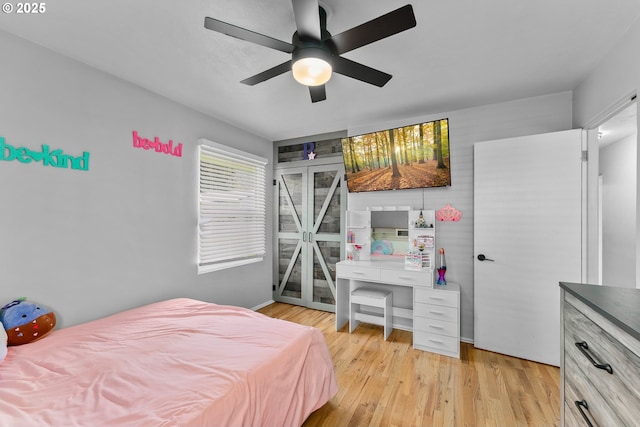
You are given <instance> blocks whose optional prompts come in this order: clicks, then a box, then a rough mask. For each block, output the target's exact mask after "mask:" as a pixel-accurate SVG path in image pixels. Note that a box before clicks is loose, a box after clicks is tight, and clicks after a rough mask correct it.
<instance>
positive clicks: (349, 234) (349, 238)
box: [347, 230, 356, 243]
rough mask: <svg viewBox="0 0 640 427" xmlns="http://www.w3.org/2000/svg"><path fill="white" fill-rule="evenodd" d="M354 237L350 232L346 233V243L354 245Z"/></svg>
mask: <svg viewBox="0 0 640 427" xmlns="http://www.w3.org/2000/svg"><path fill="white" fill-rule="evenodd" d="M355 241H356V235H355V233H354V232H353V231H352V230H349V231H347V243H355Z"/></svg>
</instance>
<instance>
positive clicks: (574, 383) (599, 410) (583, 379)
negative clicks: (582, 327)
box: [564, 352, 635, 427]
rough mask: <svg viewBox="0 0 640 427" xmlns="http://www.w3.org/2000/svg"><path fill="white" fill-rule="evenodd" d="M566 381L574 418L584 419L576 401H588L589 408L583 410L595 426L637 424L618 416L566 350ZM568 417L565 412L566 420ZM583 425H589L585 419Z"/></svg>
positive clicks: (565, 386)
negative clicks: (627, 421)
mask: <svg viewBox="0 0 640 427" xmlns="http://www.w3.org/2000/svg"><path fill="white" fill-rule="evenodd" d="M564 357H565V381H564V393H565V402H566V403H567V405H568V406H569V407H570V408H571V414H572V417H573V418H578V419H582V415H580V413H579V411H578V408H577V406H576V404H575V402H576V401H583V400H584V401H586V402H587V406H588V409H584V408H583V411H584V412H585V413H586V414H587V417H588V418H589V420H590V421H591V423H592V424H593V425H594V426H600V427H605V426H606V427H608V426H624V425H630V426H631V425H635V421H632V422H631V423H624V422H623V421H622V420H620V419H619V418H618V416H617V415H618V414H616V411H615V410H614V409H613V408H612V407H610V406H609V404H608V403H607V401H606V400H605V399H604V398H603V396H602V394H600V391H599V390H598V389H597V388H596V387H595V386H594V385H593V384H592V383H591V382H590V381H589V380H588V379H587V376H586V375H585V374H584V372H582V371H581V370H580V369H579V368H578V365H577V362H576V360H575V359H573V357H572V356H571V354H569V353H568V352H565V355H564ZM566 419H567V417H566V414H565V421H566ZM581 425H587V424H586V423H585V422H584V420H583V423H582V424H581Z"/></svg>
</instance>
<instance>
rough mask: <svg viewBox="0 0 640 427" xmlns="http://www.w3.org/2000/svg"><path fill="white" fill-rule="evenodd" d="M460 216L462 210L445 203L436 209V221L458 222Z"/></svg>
mask: <svg viewBox="0 0 640 427" xmlns="http://www.w3.org/2000/svg"><path fill="white" fill-rule="evenodd" d="M460 218H462V212H460V211H459V210H458V209H456V208H454V207H453V206H451V205H450V204H448V203H447V206H445V207H444V208H442V209H440V210H439V211H436V219H437V220H438V221H452V222H458V221H460Z"/></svg>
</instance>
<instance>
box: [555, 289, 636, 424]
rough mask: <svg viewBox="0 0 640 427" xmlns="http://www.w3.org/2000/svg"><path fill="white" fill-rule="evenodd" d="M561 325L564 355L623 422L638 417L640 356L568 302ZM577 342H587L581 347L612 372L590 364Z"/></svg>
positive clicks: (630, 422) (632, 420) (633, 422)
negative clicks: (585, 345) (607, 366)
mask: <svg viewBox="0 0 640 427" xmlns="http://www.w3.org/2000/svg"><path fill="white" fill-rule="evenodd" d="M564 327H565V332H564V346H565V357H567V355H568V356H569V358H570V359H567V360H571V361H572V363H575V369H577V370H579V371H580V372H582V375H583V376H584V377H586V378H588V381H589V382H590V383H591V384H592V385H593V387H594V388H595V389H596V390H598V392H599V394H600V395H601V396H602V398H603V400H604V401H605V402H606V403H607V405H608V406H610V407H611V408H612V409H613V411H614V412H615V413H616V414H617V416H618V417H619V418H620V419H621V420H622V421H623V423H624V424H627V425H634V424H635V423H636V422H637V420H638V419H639V418H640V387H639V386H638V384H637V379H638V378H640V358H639V357H638V356H637V355H636V354H634V353H633V352H632V351H631V350H629V349H628V348H627V347H625V346H624V345H622V344H621V343H620V342H619V341H618V340H617V339H615V338H614V337H612V336H611V335H610V334H609V333H608V332H606V331H605V330H603V329H602V328H600V327H599V326H598V325H596V324H595V323H593V322H592V321H591V320H590V319H589V318H587V317H586V315H585V314H584V313H582V312H581V311H579V310H578V309H576V308H575V307H574V306H573V305H571V304H569V303H567V302H565V303H564ZM580 342H586V343H587V345H588V349H584V351H585V352H586V353H587V354H588V355H589V356H590V357H591V358H592V359H594V361H595V362H597V363H599V364H608V365H610V366H611V368H612V372H613V373H612V374H610V373H609V372H607V371H606V370H603V369H599V368H596V367H595V366H593V363H592V362H591V361H590V360H589V359H588V358H587V356H586V355H585V354H583V353H582V351H581V350H580V348H578V347H577V346H576V345H575V343H580ZM565 364H566V361H565ZM572 369H574V367H572Z"/></svg>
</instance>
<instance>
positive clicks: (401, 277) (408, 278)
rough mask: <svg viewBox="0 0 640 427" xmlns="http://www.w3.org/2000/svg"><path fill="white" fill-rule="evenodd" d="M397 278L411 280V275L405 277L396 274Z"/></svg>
mask: <svg viewBox="0 0 640 427" xmlns="http://www.w3.org/2000/svg"><path fill="white" fill-rule="evenodd" d="M398 279H402V280H411V277H407V276H398Z"/></svg>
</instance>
